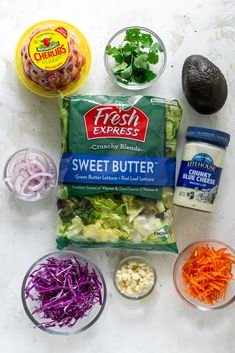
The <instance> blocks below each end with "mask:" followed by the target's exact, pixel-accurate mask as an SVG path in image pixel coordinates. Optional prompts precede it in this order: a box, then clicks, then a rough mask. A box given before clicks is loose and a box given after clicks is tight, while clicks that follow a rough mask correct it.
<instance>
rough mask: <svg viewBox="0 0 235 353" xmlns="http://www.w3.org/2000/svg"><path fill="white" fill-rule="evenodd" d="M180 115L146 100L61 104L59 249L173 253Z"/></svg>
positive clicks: (161, 102) (167, 104) (169, 105)
mask: <svg viewBox="0 0 235 353" xmlns="http://www.w3.org/2000/svg"><path fill="white" fill-rule="evenodd" d="M181 117H182V110H181V108H180V106H179V104H178V102H177V101H175V100H171V101H169V100H165V99H162V98H157V97H152V96H88V95H86V96H81V95H78V96H74V97H65V98H64V99H63V100H62V103H61V123H62V136H63V141H62V152H63V154H62V157H61V162H60V172H59V188H58V229H57V234H58V236H57V246H58V248H59V249H62V248H64V247H65V246H68V245H69V244H73V245H74V244H77V245H79V246H80V247H107V246H108V247H113V248H126V249H140V250H159V251H172V252H177V246H176V242H175V239H174V236H173V232H172V221H173V215H172V210H171V208H172V199H173V191H174V185H175V165H176V158H175V157H176V138H177V133H178V130H179V125H180V121H181Z"/></svg>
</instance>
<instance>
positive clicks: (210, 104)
mask: <svg viewBox="0 0 235 353" xmlns="http://www.w3.org/2000/svg"><path fill="white" fill-rule="evenodd" d="M182 86H183V91H184V94H185V97H186V99H187V101H188V102H189V104H190V105H191V106H192V107H193V108H194V109H195V110H196V111H197V112H198V113H200V114H213V113H216V112H218V111H219V110H220V109H221V108H222V107H223V105H224V103H225V101H226V99H227V95H228V86H227V82H226V79H225V77H224V75H223V74H222V72H221V71H220V69H219V68H218V67H217V66H215V65H214V64H213V63H212V62H211V61H210V60H208V59H207V58H205V57H204V56H202V55H191V56H189V57H188V58H187V59H186V60H185V62H184V65H183V71H182Z"/></svg>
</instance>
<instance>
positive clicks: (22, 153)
mask: <svg viewBox="0 0 235 353" xmlns="http://www.w3.org/2000/svg"><path fill="white" fill-rule="evenodd" d="M27 160H28V162H27ZM34 160H36V163H43V166H42V167H43V168H46V172H49V173H50V174H52V175H53V178H48V177H47V180H46V183H45V184H44V185H46V186H45V187H43V188H41V189H39V190H38V191H32V192H30V193H28V194H27V193H25V192H21V191H20V188H21V186H22V185H21V184H22V183H23V181H22V179H21V180H20V181H19V182H20V183H21V184H19V185H18V186H17V188H18V190H17V188H16V187H15V186H14V185H13V180H15V183H16V179H17V177H18V176H20V174H21V173H23V172H22V170H23V169H24V167H23V168H22V167H21V166H20V163H21V162H19V161H22V163H23V164H24V165H26V164H27V167H32V166H34V167H35V162H34ZM23 164H22V165H23ZM20 168H21V169H20ZM13 173H16V174H17V175H15V176H14V175H13ZM3 178H4V181H5V184H6V186H7V189H8V190H9V191H10V193H11V194H12V195H14V196H16V197H17V198H18V199H20V200H23V201H38V200H41V199H43V198H44V197H46V196H47V195H48V194H49V192H50V191H51V190H52V189H53V188H54V186H55V185H56V182H57V168H56V165H55V162H54V161H53V159H52V158H51V157H50V156H48V155H47V154H46V153H44V152H42V151H39V150H37V149H34V148H25V149H22V150H19V151H17V152H15V153H14V154H13V155H11V156H10V157H9V158H8V160H7V162H6V164H5V168H4V172H3ZM15 185H16V184H15Z"/></svg>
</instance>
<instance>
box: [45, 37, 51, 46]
mask: <svg viewBox="0 0 235 353" xmlns="http://www.w3.org/2000/svg"><path fill="white" fill-rule="evenodd" d="M43 43H44V45H45V47H49V45H50V41H49V39H48V38H44V39H43Z"/></svg>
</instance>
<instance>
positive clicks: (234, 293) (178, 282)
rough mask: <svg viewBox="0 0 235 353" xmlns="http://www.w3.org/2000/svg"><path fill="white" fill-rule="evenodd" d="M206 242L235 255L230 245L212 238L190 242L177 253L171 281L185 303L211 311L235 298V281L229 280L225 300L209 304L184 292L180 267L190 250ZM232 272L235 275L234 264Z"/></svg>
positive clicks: (221, 307) (222, 306) (190, 252)
mask: <svg viewBox="0 0 235 353" xmlns="http://www.w3.org/2000/svg"><path fill="white" fill-rule="evenodd" d="M207 244H208V245H209V246H213V247H214V248H215V249H219V248H224V247H226V248H227V249H228V250H227V252H229V253H231V254H232V255H234V256H235V250H234V249H233V248H232V247H231V246H229V245H227V244H225V243H223V242H221V241H218V240H214V239H213V240H204V241H198V242H195V243H192V244H190V245H188V246H187V247H186V248H185V249H184V250H183V251H182V252H181V253H180V254H179V256H178V258H177V260H176V262H175V266H174V270H173V281H174V285H175V289H176V291H177V293H178V294H179V296H180V297H181V298H182V299H183V300H184V301H185V302H186V303H188V304H190V305H191V306H192V307H194V308H197V309H199V310H203V311H212V310H216V309H223V308H225V307H226V306H228V305H229V304H231V303H232V302H233V301H234V300H235V281H233V280H231V281H230V283H229V286H228V288H227V295H226V299H225V300H222V299H221V300H219V301H218V302H216V303H214V304H213V305H209V304H206V303H203V302H201V301H200V300H198V299H195V298H192V297H190V296H189V295H187V294H186V293H185V290H186V286H185V284H184V283H183V278H182V267H183V265H184V264H185V261H186V260H187V259H188V258H189V257H190V255H191V254H192V252H193V251H194V249H195V248H196V247H197V246H199V245H207ZM232 273H233V274H234V275H235V265H233V270H232Z"/></svg>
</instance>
